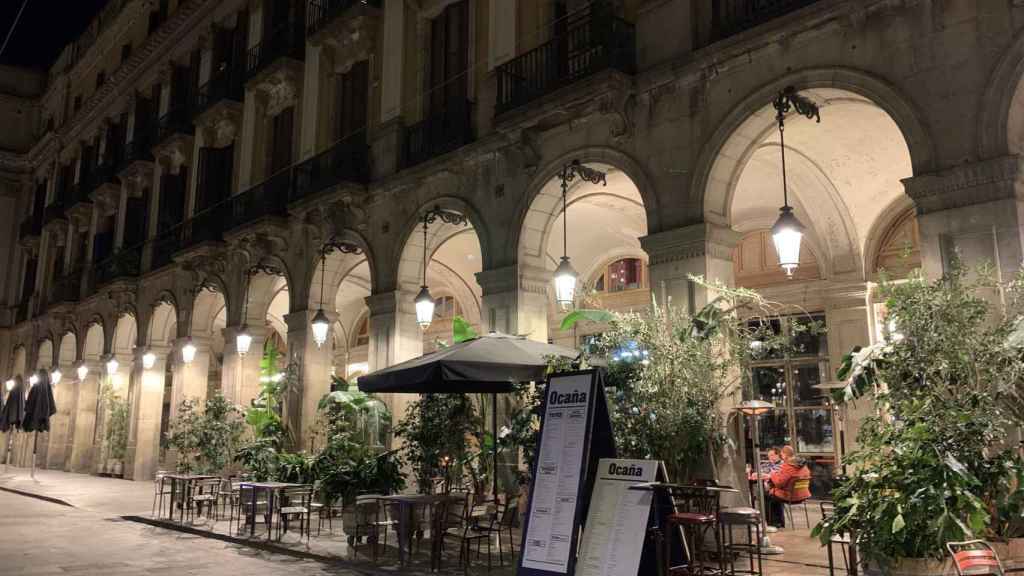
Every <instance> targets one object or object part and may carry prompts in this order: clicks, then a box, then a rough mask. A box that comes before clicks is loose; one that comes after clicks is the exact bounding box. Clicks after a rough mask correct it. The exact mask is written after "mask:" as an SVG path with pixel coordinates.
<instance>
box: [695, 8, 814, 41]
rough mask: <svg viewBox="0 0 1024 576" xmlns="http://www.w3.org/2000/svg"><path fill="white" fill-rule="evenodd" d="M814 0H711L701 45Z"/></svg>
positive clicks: (744, 29) (738, 31)
mask: <svg viewBox="0 0 1024 576" xmlns="http://www.w3.org/2000/svg"><path fill="white" fill-rule="evenodd" d="M817 1H818V0H715V1H713V2H711V30H710V34H709V35H708V36H707V43H706V44H704V46H706V45H708V44H712V43H714V42H717V41H719V40H723V39H725V38H728V37H730V36H734V35H736V34H739V33H740V32H744V31H746V30H750V29H751V28H754V27H756V26H760V25H761V24H764V23H765V22H768V21H770V20H774V19H776V18H778V17H780V16H784V15H786V14H788V13H790V12H795V11H796V10H799V9H801V8H804V7H806V6H810V5H811V4H814V3H816V2H817ZM701 47H703V46H701Z"/></svg>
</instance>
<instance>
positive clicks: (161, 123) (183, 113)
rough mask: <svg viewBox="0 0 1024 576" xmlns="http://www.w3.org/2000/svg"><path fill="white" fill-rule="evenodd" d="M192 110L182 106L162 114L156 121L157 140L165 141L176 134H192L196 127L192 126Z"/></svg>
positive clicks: (159, 141)
mask: <svg viewBox="0 0 1024 576" xmlns="http://www.w3.org/2000/svg"><path fill="white" fill-rule="evenodd" d="M190 112H191V111H190V110H189V109H188V108H187V107H185V106H181V107H179V108H175V109H173V110H170V111H169V112H167V113H166V114H164V115H163V116H161V117H160V118H159V119H158V120H157V121H156V130H155V132H156V142H157V143H158V144H159V143H163V142H165V141H167V140H169V139H170V138H171V137H172V136H176V135H184V136H191V135H192V133H193V132H195V128H194V127H193V126H192V118H191V116H190V115H189V113H190Z"/></svg>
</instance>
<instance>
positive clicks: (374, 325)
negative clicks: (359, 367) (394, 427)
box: [366, 290, 423, 441]
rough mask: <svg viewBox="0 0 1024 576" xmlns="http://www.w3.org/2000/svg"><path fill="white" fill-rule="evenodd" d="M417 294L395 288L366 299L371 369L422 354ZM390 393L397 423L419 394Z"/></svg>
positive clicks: (390, 400) (390, 403) (391, 407)
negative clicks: (415, 301)
mask: <svg viewBox="0 0 1024 576" xmlns="http://www.w3.org/2000/svg"><path fill="white" fill-rule="evenodd" d="M415 297H416V294H415V293H413V292H410V291H406V290H395V291H392V292H382V293H379V294H372V295H370V296H368V297H367V298H366V305H367V306H369V308H370V345H369V354H368V363H369V365H370V371H371V372H372V371H374V370H379V369H381V368H386V367H388V366H391V365H393V364H398V363H399V362H403V361H405V360H409V359H410V358H415V357H417V356H420V355H422V354H423V332H422V331H421V330H420V327H419V325H418V324H417V323H416V306H415V304H414V303H413V300H414V298H415ZM389 396H390V397H387V398H383V400H384V402H385V403H386V404H387V405H388V407H389V408H390V409H391V417H392V424H397V423H398V421H399V420H401V419H402V417H403V416H405V411H406V408H407V407H408V406H409V403H410V402H412V401H413V400H414V399H415V398H416V395H415V394H391V395H389ZM396 441H397V440H396Z"/></svg>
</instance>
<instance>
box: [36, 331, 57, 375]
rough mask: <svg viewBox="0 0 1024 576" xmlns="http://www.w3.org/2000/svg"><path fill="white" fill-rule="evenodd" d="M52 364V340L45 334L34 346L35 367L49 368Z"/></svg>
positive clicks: (38, 368)
mask: <svg viewBox="0 0 1024 576" xmlns="http://www.w3.org/2000/svg"><path fill="white" fill-rule="evenodd" d="M53 365H54V363H53V340H52V339H51V338H50V337H49V336H47V337H46V338H43V339H42V340H40V341H39V343H38V344H37V346H36V369H37V370H43V369H46V370H49V369H51V368H53Z"/></svg>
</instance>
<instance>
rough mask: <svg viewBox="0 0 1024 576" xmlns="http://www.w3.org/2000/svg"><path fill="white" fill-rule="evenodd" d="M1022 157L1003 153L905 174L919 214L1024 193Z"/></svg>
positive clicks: (906, 188)
mask: <svg viewBox="0 0 1024 576" xmlns="http://www.w3.org/2000/svg"><path fill="white" fill-rule="evenodd" d="M1021 172H1022V171H1021V157H1020V156H1016V155H1011V156H1000V157H997V158H989V159H987V160H979V161H976V162H970V163H967V164H961V165H959V166H953V167H952V168H946V169H943V170H937V171H935V172H929V173H927V174H920V175H917V176H911V177H910V178H904V179H903V180H902V182H903V188H904V190H905V191H906V194H907V196H910V198H911V200H913V201H914V205H915V206H916V207H917V212H918V214H928V213H930V212H938V211H940V210H950V209H953V208H962V207H964V206H971V205H974V204H984V203H987V202H993V201H996V200H1005V199H1008V198H1015V197H1018V196H1024V194H1022V193H1021V192H1018V190H1017V188H1018V180H1019V179H1020V176H1021Z"/></svg>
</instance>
